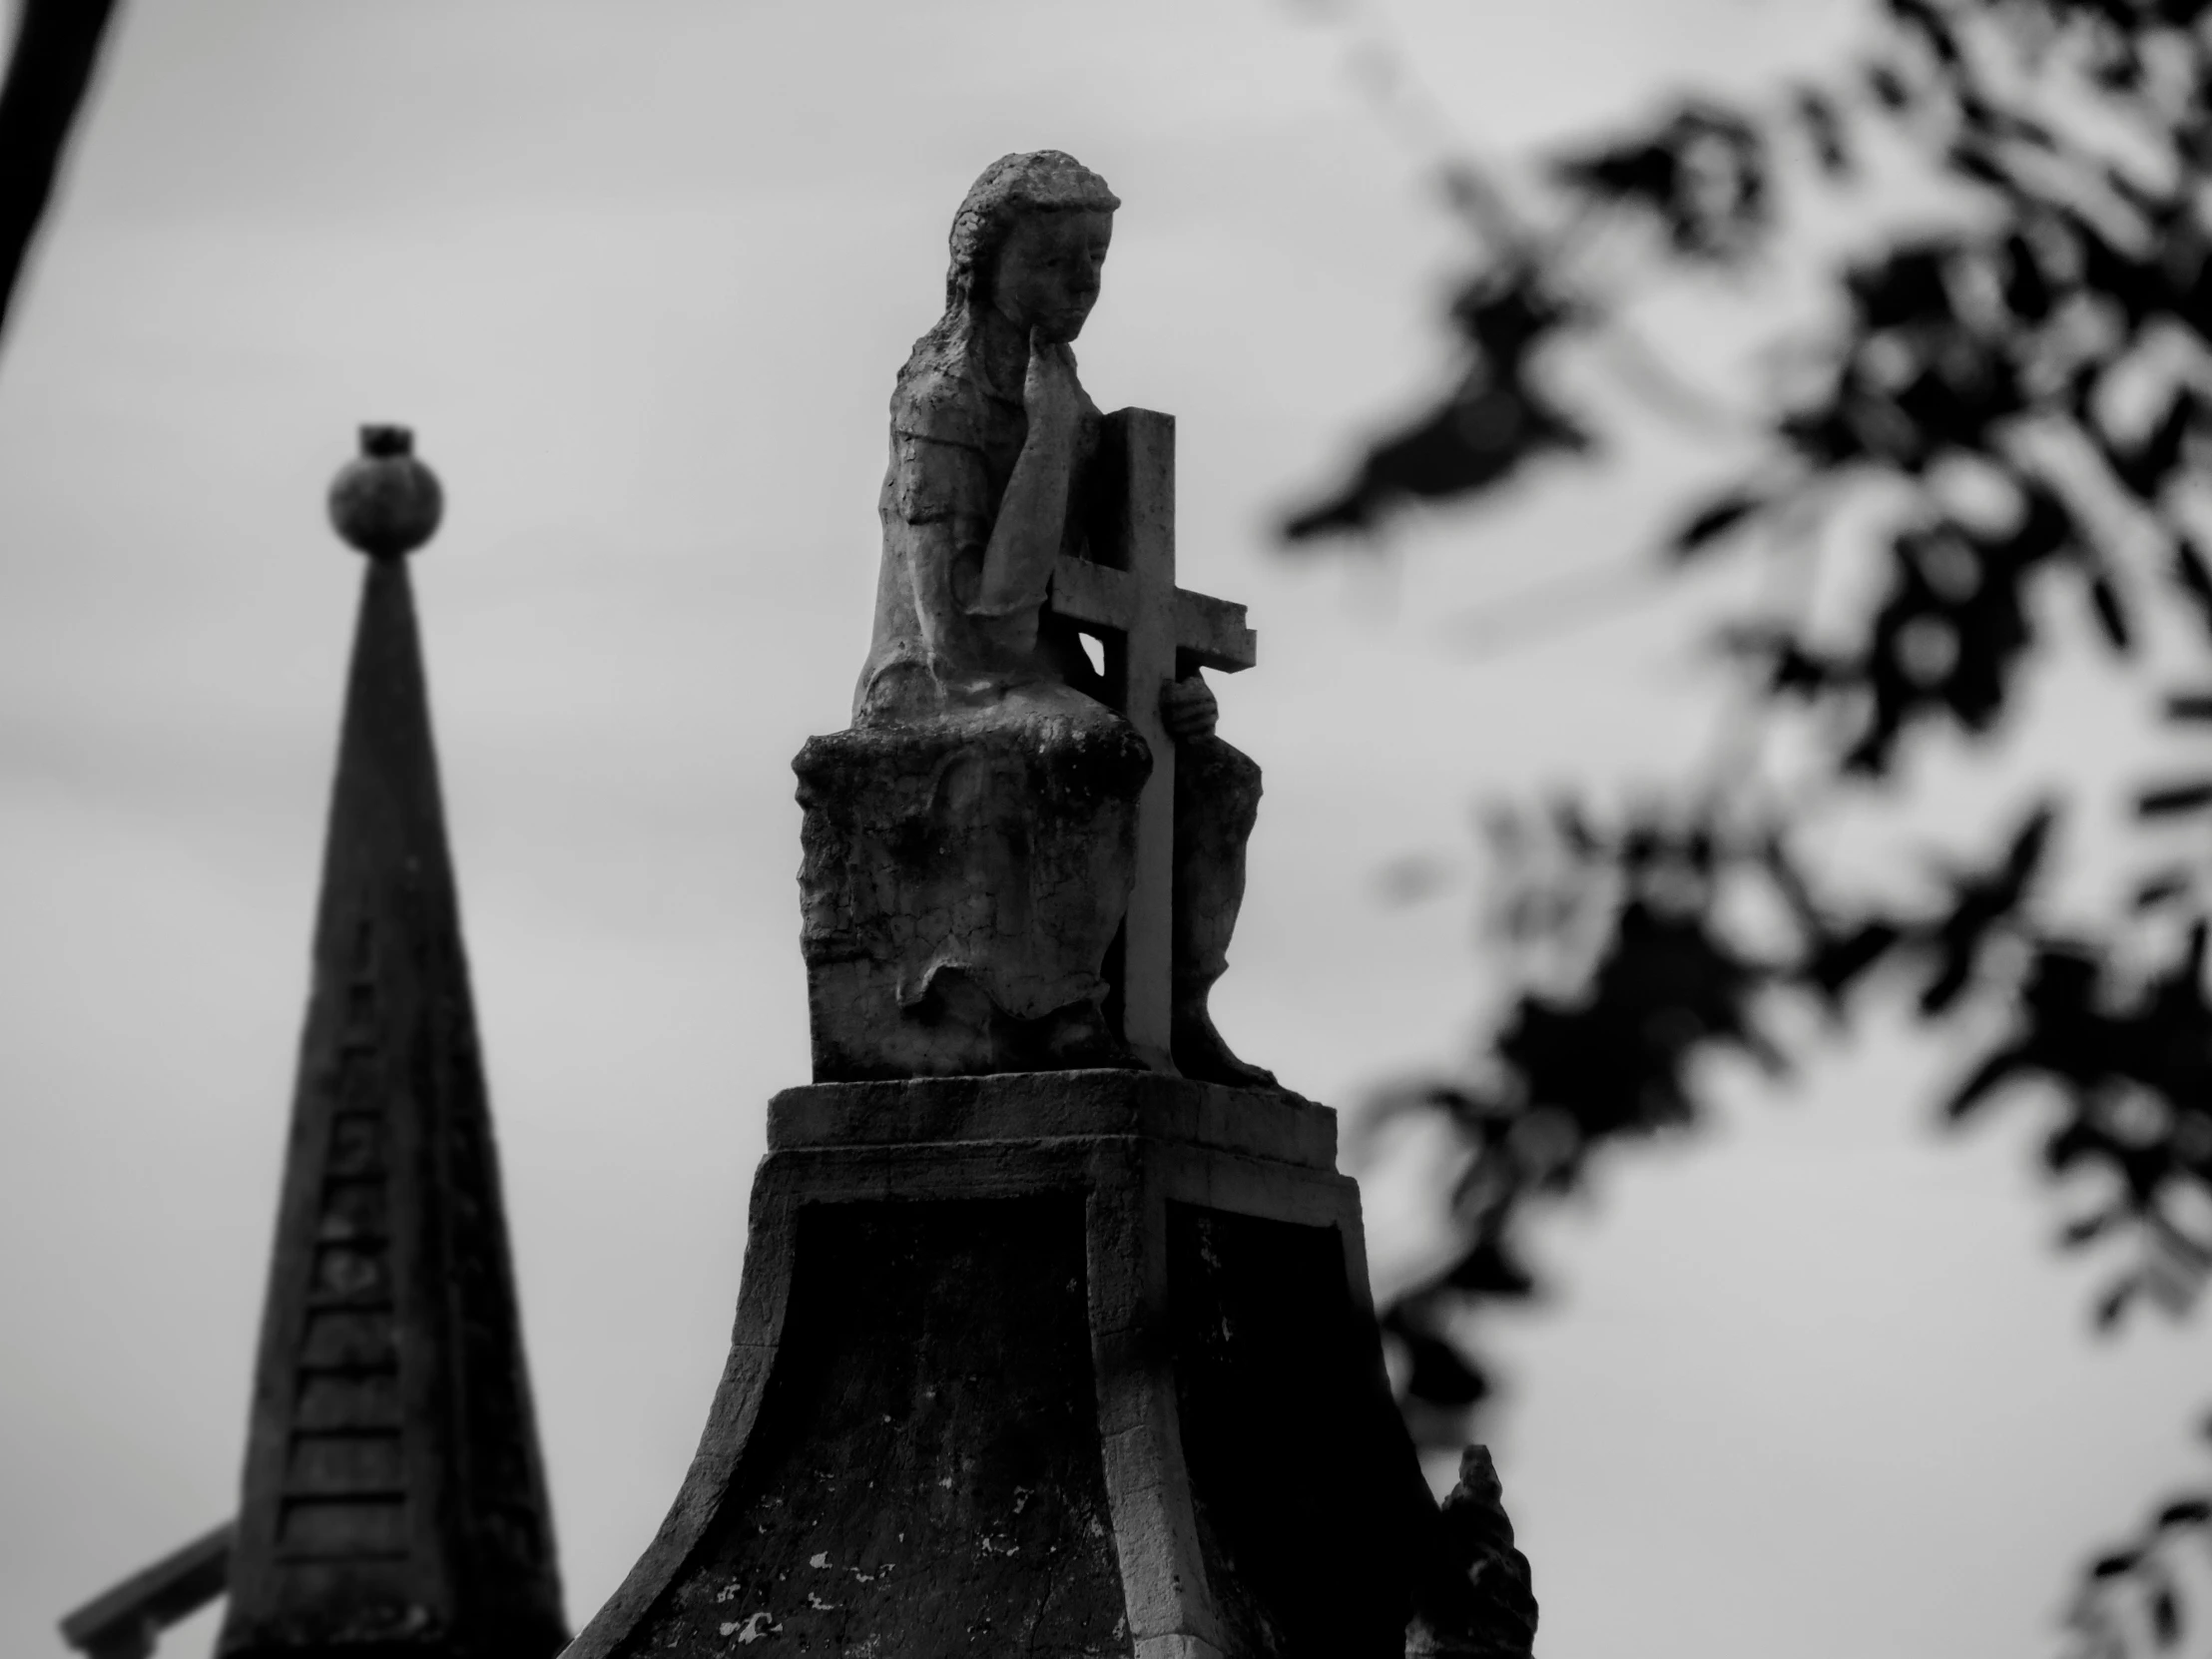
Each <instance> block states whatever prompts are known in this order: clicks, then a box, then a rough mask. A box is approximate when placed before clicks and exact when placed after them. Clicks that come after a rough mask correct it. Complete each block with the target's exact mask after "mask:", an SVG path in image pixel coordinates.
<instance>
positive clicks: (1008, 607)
mask: <svg viewBox="0 0 2212 1659" xmlns="http://www.w3.org/2000/svg"><path fill="white" fill-rule="evenodd" d="M1022 402H1023V404H1024V406H1025V407H1026V409H1027V411H1028V416H1029V430H1028V433H1027V435H1026V436H1025V437H1024V438H1023V439H1022V445H1021V454H1020V456H1019V457H1018V458H1017V459H1016V460H1015V462H1014V470H1013V475H1012V476H1011V477H1010V478H1008V479H1007V481H1006V493H1005V495H1004V496H1003V497H1002V498H1001V499H1000V501H999V503H998V516H997V518H996V519H995V520H994V521H993V523H992V525H991V539H990V544H989V546H988V547H986V548H985V549H984V553H983V579H982V582H981V584H980V586H979V587H978V589H977V592H976V595H975V599H974V602H973V603H972V604H971V605H970V606H969V607H968V610H969V614H970V615H972V616H974V617H976V618H978V619H979V620H985V621H987V622H990V623H995V624H997V625H998V626H997V627H996V628H994V629H993V632H994V633H996V634H998V636H999V638H1000V640H1001V642H1002V643H1003V644H1004V645H1006V646H1008V647H1010V648H1012V649H1014V650H1017V651H1021V652H1027V651H1028V650H1029V649H1030V648H1031V647H1032V646H1034V645H1035V643H1036V634H1037V615H1038V613H1039V612H1040V611H1042V610H1043V609H1044V601H1045V593H1046V590H1047V589H1048V588H1049V587H1050V586H1051V584H1052V564H1053V560H1054V559H1056V558H1057V557H1058V556H1059V552H1060V544H1061V541H1062V540H1063V539H1064V537H1065V535H1066V530H1067V517H1068V485H1069V482H1070V480H1071V478H1072V477H1073V475H1074V470H1075V446H1076V436H1077V430H1078V426H1079V423H1080V421H1081V418H1082V404H1083V391H1082V387H1081V386H1080V385H1079V384H1078V383H1077V382H1076V378H1075V357H1074V354H1073V353H1072V352H1070V351H1069V350H1068V348H1067V347H1066V346H1065V345H1045V344H1032V346H1031V348H1030V355H1029V372H1028V377H1027V379H1026V380H1025V381H1024V383H1023V386H1022Z"/></svg>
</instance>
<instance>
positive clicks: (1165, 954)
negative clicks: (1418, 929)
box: [1045, 409, 1259, 1072]
mask: <svg viewBox="0 0 2212 1659" xmlns="http://www.w3.org/2000/svg"><path fill="white" fill-rule="evenodd" d="M1106 437H1107V443H1108V444H1109V445H1110V446H1112V447H1113V448H1114V449H1115V450H1118V452H1119V455H1120V457H1121V459H1122V461H1123V463H1124V464H1123V466H1122V468H1121V471H1120V476H1119V478H1118V480H1117V481H1116V483H1115V485H1114V486H1113V493H1112V496H1111V497H1110V498H1109V499H1108V500H1107V501H1106V502H1105V503H1103V506H1104V508H1105V511H1104V513H1103V514H1102V522H1101V524H1100V525H1099V530H1100V532H1101V533H1100V534H1097V535H1094V537H1093V538H1092V543H1091V548H1092V554H1093V556H1092V557H1091V558H1087V559H1085V558H1076V557H1073V556H1071V555H1068V554H1062V555H1061V556H1060V558H1059V561H1058V562H1057V563H1056V564H1055V565H1054V566H1053V571H1052V591H1051V594H1050V596H1049V597H1048V598H1047V600H1046V602H1045V604H1046V609H1048V610H1049V611H1050V612H1051V613H1052V614H1053V615H1055V616H1058V617H1062V618H1064V619H1066V620H1067V621H1069V622H1072V623H1074V624H1076V626H1078V627H1079V628H1082V629H1084V630H1085V631H1087V632H1091V633H1095V634H1098V635H1100V636H1101V637H1102V638H1103V639H1104V641H1105V644H1106V648H1107V664H1106V670H1107V672H1106V678H1107V683H1108V685H1109V687H1110V688H1111V695H1112V698H1113V701H1114V706H1115V707H1116V708H1117V709H1119V710H1120V712H1121V713H1122V715H1123V716H1124V717H1125V718H1126V719H1127V720H1128V721H1129V723H1130V725H1132V726H1134V727H1135V728H1136V729H1137V732H1138V734H1139V735H1140V736H1141V737H1142V738H1143V739H1144V741H1145V744H1146V746H1147V747H1148V748H1149V749H1150V750H1151V751H1152V774H1151V777H1150V778H1149V779H1148V780H1147V781H1146V783H1145V787H1144V793H1143V795H1142V796H1140V797H1139V798H1138V802H1137V856H1136V869H1135V875H1134V877H1133V879H1132V880H1131V882H1130V889H1129V910H1128V919H1127V921H1126V922H1125V924H1124V926H1125V931H1124V934H1123V946H1122V985H1121V993H1122V994H1121V1004H1122V1037H1123V1040H1124V1041H1126V1042H1127V1043H1128V1044H1129V1046H1130V1047H1131V1048H1132V1049H1134V1050H1135V1051H1136V1053H1137V1055H1138V1057H1139V1058H1140V1059H1142V1060H1143V1061H1144V1062H1145V1064H1146V1065H1148V1066H1150V1067H1151V1068H1152V1069H1153V1070H1154V1071H1164V1072H1173V1071H1174V1070H1175V1065H1174V1062H1173V1061H1172V1060H1171V1059H1170V1058H1169V1022H1170V1016H1171V1007H1170V994H1171V989H1172V986H1171V983H1170V981H1171V975H1172V949H1173V939H1174V893H1175V743H1174V740H1173V739H1172V738H1170V737H1169V736H1168V733H1167V728H1166V726H1165V725H1164V724H1163V723H1162V721H1161V719H1160V694H1161V692H1162V691H1163V690H1164V689H1165V688H1166V687H1167V685H1168V684H1169V683H1170V682H1171V681H1173V680H1175V679H1177V678H1179V677H1180V676H1181V674H1183V673H1185V672H1188V671H1189V670H1191V669H1193V668H1218V669H1221V670H1222V671H1223V672H1225V673H1230V674H1234V673H1236V672H1237V671H1238V670H1240V669H1247V668H1250V667H1252V665H1253V664H1254V663H1255V662H1257V661H1258V660H1259V641H1258V639H1257V637H1256V636H1255V635H1254V634H1253V632H1252V630H1251V629H1250V628H1249V627H1247V626H1246V625H1245V609H1244V607H1243V606H1242V605H1235V604H1231V603H1230V602H1229V601H1227V600H1224V599H1214V598H1211V597H1209V596H1208V595H1206V594H1203V593H1193V592H1191V591H1190V590H1188V589H1186V588H1179V587H1177V586H1176V585H1175V417H1174V416H1173V415H1167V414H1160V413H1158V412H1156V411H1154V410H1152V409H1122V410H1119V411H1117V412H1116V413H1114V414H1111V415H1109V416H1107V417H1106Z"/></svg>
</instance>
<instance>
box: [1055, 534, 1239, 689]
mask: <svg viewBox="0 0 2212 1659" xmlns="http://www.w3.org/2000/svg"><path fill="white" fill-rule="evenodd" d="M1050 603H1051V606H1052V609H1053V611H1054V612H1055V613H1056V614H1058V615H1060V616H1064V617H1066V618H1067V619H1068V620H1069V621H1070V622H1078V623H1082V624H1084V625H1085V626H1087V627H1091V628H1111V629H1115V630H1121V629H1126V628H1128V627H1130V626H1131V624H1132V623H1133V622H1134V621H1135V619H1136V617H1137V614H1138V606H1139V605H1140V603H1141V599H1140V596H1139V593H1138V590H1137V582H1136V578H1134V577H1133V576H1131V575H1130V574H1129V572H1128V571H1126V570H1116V569H1114V567H1113V566H1111V565H1102V564H1099V563H1097V562H1096V561H1094V560H1091V559H1079V558H1075V557H1074V556H1072V555H1070V554H1066V553H1063V554H1061V555H1060V557H1059V560H1058V561H1057V562H1056V563H1055V564H1054V565H1053V567H1052V598H1051V601H1050ZM1174 627H1175V648H1176V650H1177V651H1178V652H1179V653H1182V654H1185V655H1188V656H1190V657H1192V658H1194V659H1195V660H1196V661H1197V662H1198V664H1199V666H1200V667H1202V668H1218V669H1221V670H1223V671H1225V672H1227V673H1230V674H1234V673H1236V672H1237V671H1238V670H1239V669H1247V668H1250V667H1252V665H1253V664H1254V663H1255V662H1257V661H1258V660H1259V638H1258V636H1257V635H1255V634H1254V633H1253V631H1252V629H1251V628H1250V627H1249V626H1248V625H1247V624H1246V622H1245V608H1244V607H1243V606H1242V605H1237V604H1232V603H1231V602H1230V601H1229V600H1226V599H1216V598H1214V597H1213V596H1212V595H1210V594H1203V593H1193V592H1191V591H1190V590H1189V589H1188V588H1177V589H1176V590H1175V612H1174Z"/></svg>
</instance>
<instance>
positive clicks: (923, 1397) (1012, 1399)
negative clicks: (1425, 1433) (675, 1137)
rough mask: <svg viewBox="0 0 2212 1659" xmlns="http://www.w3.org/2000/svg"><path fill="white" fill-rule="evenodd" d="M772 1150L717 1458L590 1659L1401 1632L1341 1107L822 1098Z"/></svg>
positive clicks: (1409, 1559) (1359, 1644)
mask: <svg viewBox="0 0 2212 1659" xmlns="http://www.w3.org/2000/svg"><path fill="white" fill-rule="evenodd" d="M769 1148H770V1150H769V1155H768V1157H767V1158H765V1159H764V1160H763V1161H762V1164H761V1167H760V1171H759V1174H758V1175H757V1177H756V1179H755V1183H754V1191H753V1210H752V1223H751V1238H750V1242H749V1243H748V1245H747V1251H746V1265H745V1279H744V1285H743V1288H742V1290H741V1291H740V1293H739V1299H738V1315H737V1326H736V1331H735V1333H734V1336H733V1340H732V1344H731V1350H730V1359H729V1364H728V1367H727V1369H726V1371H725V1372H724V1375H723V1380H722V1385H721V1388H720V1391H719V1392H718V1393H717V1395H716V1397H715V1401H714V1405H713V1407H712V1410H711V1411H710V1413H709V1417H708V1422H707V1427H706V1431H705V1433H704V1434H703V1436H702V1437H701V1440H700V1445H699V1451H698V1454H697V1456H696V1457H695V1459H694V1461H693V1464H692V1468H691V1471H690V1473H689V1475H688V1476H687V1477H686V1479H685V1482H684V1485H683V1488H682V1490H681V1491H680V1492H679V1494H678V1496H677V1499H676V1502H675V1505H674V1507H673V1508H672V1509H671V1510H670V1512H669V1516H668V1519H667V1520H666V1521H665V1522H664V1523H663V1525H662V1527H661V1530H660V1533H659V1535H658V1536H657V1537H656V1538H655V1539H654V1541H653V1543H652V1545H651V1547H649V1548H648V1549H647V1551H646V1553H645V1555H644V1556H643V1558H642V1559H641V1560H640V1561H639V1562H638V1564H637V1565H636V1566H635V1567H634V1568H633V1569H632V1571H631V1573H630V1575H629V1577H628V1578H627V1579H626V1580H625V1581H624V1582H623V1585H622V1587H621V1588H620V1589H619V1590H618V1591H617V1592H616V1594H615V1596H614V1598H613V1599H612V1600H611V1601H610V1602H609V1603H608V1604H607V1605H606V1606H605V1607H604V1608H603V1609H601V1611H600V1613H599V1615H598V1616H597V1617H596V1618H594V1619H593V1620H592V1621H591V1623H590V1625H589V1626H588V1627H587V1628H586V1629H585V1631H584V1633H583V1634H582V1635H581V1636H579V1637H578V1638H577V1640H576V1642H575V1643H574V1645H573V1646H572V1647H571V1648H570V1649H569V1650H568V1651H569V1659H611V1656H615V1655H638V1656H641V1659H642V1656H643V1655H646V1654H652V1655H656V1656H658V1655H664V1654H665V1655H676V1656H685V1655H706V1654H710V1653H711V1654H715V1655H718V1656H720V1655H728V1654H731V1653H735V1652H739V1651H741V1650H742V1651H757V1652H759V1653H762V1654H775V1653H811V1654H819V1655H824V1656H829V1655H850V1654H866V1655H868V1656H869V1659H938V1656H945V1659H950V1656H952V1655H973V1654H978V1653H1012V1652H1016V1651H1018V1652H1022V1653H1028V1654H1038V1655H1054V1656H1069V1659H1072V1656H1075V1655H1106V1654H1113V1655H1129V1656H1131V1659H1171V1656H1172V1659H1214V1656H1219V1659H1244V1656H1248V1655H1250V1656H1259V1655H1270V1656H1277V1655H1280V1656H1284V1659H1399V1656H1400V1655H1402V1654H1403V1653H1404V1652H1405V1650H1406V1628H1407V1623H1408V1620H1409V1619H1410V1618H1411V1617H1412V1614H1413V1611H1414V1603H1415V1600H1416V1595H1415V1587H1416V1585H1417V1584H1419V1583H1420V1582H1422V1581H1423V1578H1424V1575H1432V1574H1434V1573H1435V1572H1437V1571H1438V1570H1440V1559H1441V1557H1440V1536H1439V1528H1438V1523H1437V1518H1436V1508H1435V1505H1434V1503H1433V1501H1432V1500H1431V1498H1430V1497H1429V1494H1428V1491H1427V1488H1426V1487H1425V1485H1424V1484H1423V1483H1422V1480H1421V1477H1420V1472H1419V1467H1418V1464H1417V1461H1416V1459H1415V1456H1414V1453H1413V1450H1412V1447H1411V1445H1410V1443H1409V1442H1408V1441H1407V1439H1406V1437H1405V1433H1404V1430H1403V1428H1402V1426H1401V1425H1400V1424H1399V1421H1398V1418H1397V1414H1396V1412H1395V1410H1394V1409H1393V1408H1392V1406H1391V1403H1390V1398H1389V1392H1388V1388H1387V1385H1386V1383H1385V1381H1384V1378H1383V1365H1382V1357H1381V1350H1380V1346H1379V1343H1378V1339H1377V1335H1376V1329H1375V1322H1374V1317H1373V1312H1372V1309H1371V1308H1370V1305H1369V1301H1368V1290H1367V1268H1366V1262H1365V1257H1364V1245H1363V1242H1362V1238H1361V1229H1360V1208H1359V1196H1358V1191H1357V1189H1356V1188H1355V1187H1354V1185H1353V1183H1352V1182H1351V1181H1349V1180H1348V1179H1346V1178H1345V1177H1343V1176H1341V1175H1339V1174H1337V1173H1336V1170H1335V1153H1336V1115H1335V1114H1334V1113H1333V1112H1331V1111H1329V1110H1328V1109H1327V1108H1325V1107H1320V1106H1315V1105H1312V1104H1309V1103H1307V1102H1303V1101H1298V1100H1294V1099H1289V1098H1286V1097H1283V1096H1278V1095H1273V1094H1267V1093H1262V1092H1258V1091H1248V1090H1235V1089H1226V1088H1221V1087H1217V1086H1213V1085H1207V1084H1200V1083H1192V1082H1188V1081H1185V1080H1182V1079H1176V1078H1168V1077H1161V1076H1157V1075H1151V1074H1145V1073H1129V1072H1112V1071H1087V1072H1084V1071H1078V1072H1051V1073H1012V1074H1005V1075H999V1076H994V1077H960V1078H928V1079H916V1080H911V1081H904V1082H878V1083H838V1084H819V1085H815V1086H812V1087H808V1088H799V1089H791V1090H787V1091H786V1092H785V1093H783V1094H781V1095H779V1096H777V1097H776V1099H775V1101H774V1102H773V1103H772V1104H771V1106H770V1109H769ZM1422 1599H1425V1598H1422ZM757 1641H769V1642H771V1645H769V1646H763V1647H759V1648H753V1647H752V1646H751V1644H753V1643H755V1642H757ZM740 1644H746V1646H745V1647H744V1648H743V1649H741V1646H740Z"/></svg>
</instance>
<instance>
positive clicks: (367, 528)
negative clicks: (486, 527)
mask: <svg viewBox="0 0 2212 1659" xmlns="http://www.w3.org/2000/svg"><path fill="white" fill-rule="evenodd" d="M444 511H445V491H444V490H442V489H440V488H439V487H438V475H437V474H436V473H434V472H432V471H431V470H430V469H429V468H428V467H426V466H424V465H423V464H422V462H421V461H419V460H418V459H416V458H415V452H414V433H412V432H410V431H409V430H407V428H406V427H404V426H363V427H362V428H361V452H360V454H358V455H356V456H355V457H354V458H353V459H352V460H350V461H347V462H346V463H345V465H344V466H343V467H341V468H340V469H339V470H338V475H337V477H336V478H335V479H333V480H332V481H331V484H330V523H331V524H332V525H333V526H334V527H335V528H336V530H337V533H338V534H339V535H341V536H343V537H344V538H345V540H346V544H347V545H348V546H350V547H353V548H355V549H357V550H358V551H360V552H362V553H366V554H367V555H368V556H369V557H370V558H372V559H395V558H398V557H399V556H400V555H401V554H404V553H412V552H413V551H414V550H415V549H416V548H418V547H420V546H421V545H422V544H423V543H424V542H426V541H428V540H429V539H430V537H431V536H432V535H434V534H435V533H436V532H437V527H438V519H439V517H440V516H441V515H442V514H443V513H444Z"/></svg>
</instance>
